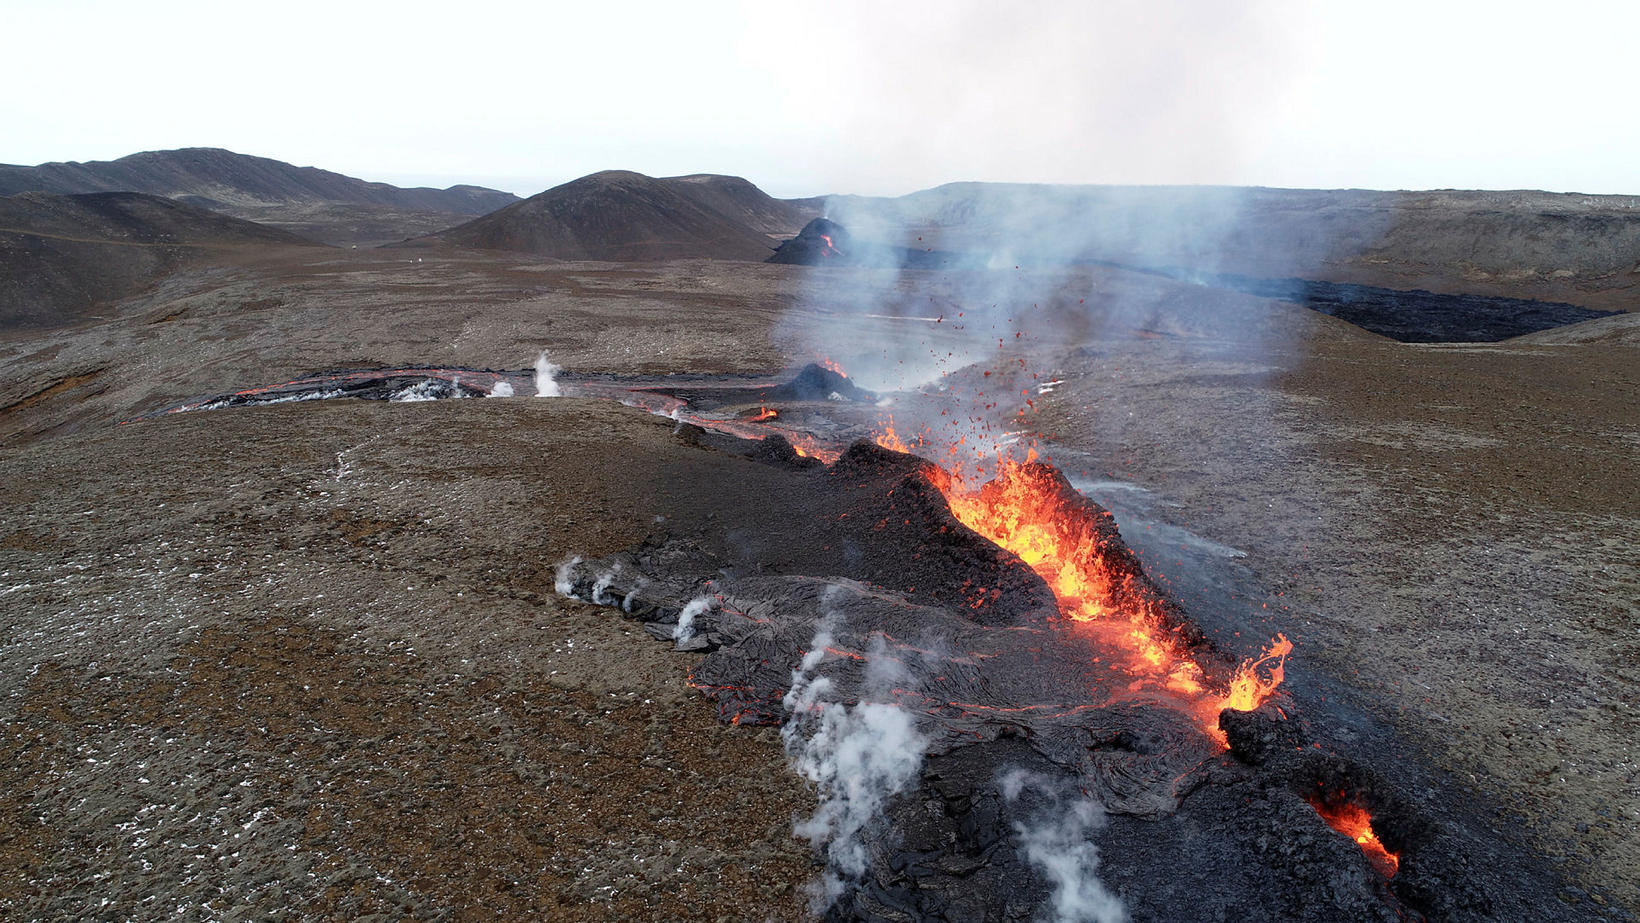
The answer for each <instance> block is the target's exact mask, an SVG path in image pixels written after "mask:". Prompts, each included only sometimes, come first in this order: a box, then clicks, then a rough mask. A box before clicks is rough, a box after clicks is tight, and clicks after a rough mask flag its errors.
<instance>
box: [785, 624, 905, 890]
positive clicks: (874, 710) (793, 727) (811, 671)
mask: <svg viewBox="0 0 1640 923" xmlns="http://www.w3.org/2000/svg"><path fill="white" fill-rule="evenodd" d="M836 618H837V617H836V615H835V613H832V614H828V615H827V617H826V619H824V620H823V621H822V622H821V624H820V626H819V628H818V630H817V631H816V633H815V636H814V640H813V641H812V642H811V643H810V645H809V651H808V653H807V654H805V655H804V657H803V662H802V664H801V665H800V666H799V667H798V668H797V669H796V670H794V671H792V685H791V691H790V692H788V693H787V694H786V698H785V700H784V705H785V707H786V711H787V715H788V717H787V721H786V724H785V726H784V727H782V728H781V731H780V733H781V737H782V738H783V739H784V741H785V744H786V752H787V754H788V755H789V756H790V758H791V761H792V766H793V768H794V769H796V770H797V772H798V773H800V774H801V775H802V776H803V777H804V778H806V779H808V780H809V781H810V782H813V783H814V784H815V785H816V786H817V787H818V789H819V795H820V805H819V807H818V808H816V809H815V812H814V815H813V816H812V817H810V818H808V819H807V820H804V821H801V822H799V823H798V824H797V825H796V827H795V828H794V832H795V833H796V834H797V835H798V836H800V837H803V838H804V839H807V840H808V841H809V842H810V843H812V844H813V845H814V847H815V848H816V849H817V850H820V851H822V853H823V854H824V856H825V859H826V870H825V872H824V873H823V874H822V875H821V877H820V880H819V881H818V882H816V883H814V884H813V885H811V887H810V895H809V896H810V908H811V909H812V910H813V911H814V912H815V913H817V914H818V913H820V912H822V911H824V910H825V909H826V908H828V907H830V906H831V905H832V904H833V903H835V902H836V901H837V899H838V898H839V897H840V896H842V894H843V892H844V890H845V889H846V888H847V887H848V885H849V883H850V882H854V881H858V880H859V879H860V878H861V877H862V876H864V875H865V873H866V868H867V864H868V852H867V846H866V835H867V834H868V833H871V832H874V831H875V830H876V828H877V826H878V825H880V824H881V816H882V813H883V809H884V807H886V805H887V804H888V801H889V799H891V798H893V797H894V796H895V795H898V794H900V793H901V792H903V791H906V790H908V789H910V788H911V787H913V786H914V785H915V783H916V779H917V775H918V772H919V771H920V770H921V768H922V760H923V752H924V751H925V750H926V749H927V747H928V739H927V738H926V737H924V736H923V735H922V733H921V732H920V731H918V729H917V723H916V719H915V718H914V717H913V715H912V714H911V712H909V711H907V710H905V709H904V708H901V707H899V706H898V705H893V704H889V703H886V702H873V701H867V699H869V698H871V697H873V693H874V692H875V693H878V694H880V693H883V692H886V691H887V687H886V686H880V687H878V688H877V689H875V690H873V689H872V685H873V683H872V680H876V681H888V680H891V679H898V678H900V677H902V676H903V675H904V672H903V671H904V668H903V667H896V666H889V665H887V664H888V662H889V660H890V659H889V658H887V657H886V656H884V655H883V648H882V642H881V638H880V637H879V638H877V639H876V641H875V643H874V645H873V649H872V652H871V654H870V656H869V657H868V665H867V677H868V682H867V684H866V689H867V690H868V691H867V692H866V693H865V694H864V695H863V696H862V700H861V701H860V702H858V703H856V704H854V705H846V704H843V703H840V702H836V701H831V700H830V696H832V695H833V694H834V693H835V688H834V687H833V684H832V682H831V680H829V679H827V678H826V677H824V676H821V675H818V672H817V671H818V669H819V668H820V666H821V664H822V662H823V661H824V660H825V659H826V655H827V648H829V647H830V646H831V645H832V643H833V637H832V632H833V629H834V626H835V621H836ZM873 665H877V666H876V668H875V672H874V671H873Z"/></svg>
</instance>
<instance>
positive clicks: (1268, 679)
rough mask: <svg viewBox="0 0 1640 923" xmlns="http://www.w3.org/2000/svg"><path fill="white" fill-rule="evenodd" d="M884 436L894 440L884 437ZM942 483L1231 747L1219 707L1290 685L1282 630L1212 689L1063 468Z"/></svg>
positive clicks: (973, 520) (1257, 699) (1141, 683)
mask: <svg viewBox="0 0 1640 923" xmlns="http://www.w3.org/2000/svg"><path fill="white" fill-rule="evenodd" d="M889 435H892V431H890V433H889ZM878 443H879V444H885V445H886V443H884V442H883V439H882V437H879V439H878ZM889 447H890V448H893V446H892V445H890V446H889ZM935 482H936V486H938V487H939V488H940V490H941V492H942V493H944V495H945V498H946V501H947V502H948V503H949V504H950V506H951V511H952V513H953V514H955V515H956V517H957V519H958V520H959V521H961V522H962V524H963V525H965V526H967V527H968V528H970V529H973V530H974V531H975V532H978V533H979V534H980V535H983V536H985V537H986V538H988V539H990V540H991V541H993V542H995V543H996V544H998V545H1000V546H1002V547H1003V548H1006V549H1008V550H1009V551H1011V552H1013V553H1014V554H1016V555H1018V556H1019V558H1020V560H1022V561H1024V562H1025V563H1026V564H1027V565H1029V566H1030V567H1031V569H1032V570H1035V571H1036V572H1037V574H1038V575H1039V576H1041V577H1042V579H1043V580H1044V581H1045V582H1046V583H1047V584H1048V587H1049V588H1050V589H1052V590H1053V592H1054V596H1055V597H1056V599H1057V600H1058V603H1059V610H1060V612H1061V613H1062V614H1063V615H1064V616H1065V617H1066V618H1067V619H1070V620H1072V621H1074V622H1077V623H1079V624H1080V625H1083V626H1085V628H1084V630H1087V631H1090V632H1091V633H1093V634H1094V635H1096V636H1098V637H1099V639H1100V640H1101V642H1102V643H1103V645H1104V646H1105V647H1106V648H1108V649H1109V651H1110V653H1111V654H1112V655H1114V656H1115V657H1117V658H1119V659H1120V660H1121V661H1123V666H1124V668H1125V669H1126V670H1127V672H1128V673H1129V674H1130V675H1131V676H1132V677H1133V681H1132V682H1131V684H1130V689H1132V690H1133V691H1139V690H1141V689H1145V688H1151V689H1165V690H1167V691H1168V692H1170V693H1172V694H1173V695H1174V696H1175V697H1177V698H1179V699H1182V700H1183V701H1184V703H1185V704H1186V706H1187V707H1188V709H1189V710H1190V711H1191V712H1192V713H1193V714H1194V715H1195V716H1196V717H1197V718H1198V719H1199V720H1200V721H1201V723H1202V725H1203V726H1204V727H1205V728H1206V730H1207V731H1208V732H1209V734H1210V736H1212V737H1213V738H1214V739H1215V740H1217V741H1219V742H1220V744H1221V745H1222V744H1223V742H1224V738H1223V736H1222V734H1220V732H1219V730H1218V714H1219V712H1220V711H1221V710H1223V709H1225V708H1232V709H1237V710H1240V711H1249V710H1251V709H1254V708H1257V707H1258V706H1259V705H1260V704H1261V703H1262V702H1263V701H1264V700H1265V699H1267V698H1269V697H1270V695H1271V694H1273V693H1274V692H1275V690H1276V687H1277V686H1279V685H1280V684H1281V681H1282V673H1283V668H1284V665H1285V659H1286V656H1287V654H1288V653H1289V652H1291V651H1292V647H1293V646H1292V642H1290V641H1288V640H1287V639H1286V638H1285V637H1280V636H1278V638H1277V640H1276V641H1275V642H1274V643H1273V644H1272V645H1271V646H1270V648H1269V649H1268V650H1267V651H1266V652H1265V654H1264V656H1263V657H1260V658H1258V659H1256V660H1251V661H1248V662H1246V663H1244V664H1242V665H1241V667H1240V668H1239V669H1237V670H1236V671H1235V674H1234V676H1233V677H1232V678H1231V680H1230V683H1229V686H1228V688H1227V689H1226V690H1225V691H1223V692H1218V691H1213V690H1209V689H1208V687H1207V678H1206V675H1205V673H1204V671H1203V670H1202V668H1201V665H1200V664H1198V663H1197V662H1196V660H1195V659H1194V657H1193V656H1192V655H1191V652H1190V650H1189V649H1188V646H1187V645H1186V644H1185V643H1184V641H1183V640H1182V639H1181V637H1180V627H1179V626H1180V624H1181V623H1180V621H1179V620H1178V619H1177V618H1169V616H1168V613H1167V612H1166V604H1165V603H1164V602H1163V600H1162V598H1161V596H1160V594H1159V593H1158V591H1157V590H1156V589H1155V587H1154V586H1153V585H1151V584H1150V582H1149V581H1148V580H1146V579H1145V578H1144V576H1143V574H1142V572H1141V570H1140V568H1139V565H1138V562H1137V560H1136V559H1135V558H1134V557H1133V556H1132V554H1131V552H1128V551H1126V550H1125V549H1122V548H1121V547H1120V545H1119V543H1117V542H1116V541H1115V539H1116V530H1115V526H1114V525H1113V524H1112V523H1111V522H1109V521H1108V515H1109V514H1108V513H1107V514H1105V517H1107V518H1104V519H1102V518H1101V517H1099V516H1098V515H1096V514H1095V512H1094V508H1092V507H1089V506H1086V505H1083V504H1082V503H1080V502H1079V501H1078V499H1077V498H1076V496H1075V494H1074V492H1073V491H1072V490H1071V488H1070V486H1069V484H1068V483H1067V482H1066V481H1065V480H1064V479H1063V477H1062V476H1061V475H1060V474H1059V472H1058V471H1057V470H1056V469H1054V468H1052V467H1050V466H1048V465H1043V464H1038V463H1035V462H1034V461H1030V460H1027V461H1026V462H1025V463H1023V464H1022V463H1019V462H1014V461H1004V462H1002V463H1001V465H1000V472H999V473H998V475H997V476H996V478H995V479H993V480H992V481H990V482H989V483H987V484H985V485H984V486H983V487H981V488H979V489H978V490H970V489H968V488H967V487H966V486H965V485H964V484H963V483H962V482H961V481H959V480H957V479H955V478H953V477H951V476H950V475H948V474H945V473H944V472H943V471H942V472H939V474H937V475H936V476H935Z"/></svg>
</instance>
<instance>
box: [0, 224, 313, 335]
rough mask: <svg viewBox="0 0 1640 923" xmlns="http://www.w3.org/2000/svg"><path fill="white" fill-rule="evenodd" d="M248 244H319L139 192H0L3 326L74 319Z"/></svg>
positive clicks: (0, 310)
mask: <svg viewBox="0 0 1640 923" xmlns="http://www.w3.org/2000/svg"><path fill="white" fill-rule="evenodd" d="M248 246H255V247H269V246H308V247H312V246H317V245H316V244H314V243H313V241H310V240H307V239H305V238H302V237H298V236H296V235H295V234H291V233H289V232H287V231H282V230H278V229H276V228H270V227H264V226H262V225H259V224H255V223H252V222H249V221H243V220H240V219H238V218H230V217H228V216H227V215H219V214H217V213H216V212H212V211H207V210H205V209H203V208H196V207H194V206H192V205H185V204H183V203H180V202H173V201H171V200H170V199H162V198H159V197H157V196H151V195H143V194H141V193H135V192H98V193H90V194H86V195H50V194H46V193H38V192H30V193H24V194H22V195H14V196H7V197H3V198H0V330H5V329H11V328H15V327H49V326H57V325H61V324H69V323H73V322H74V321H76V320H80V319H82V318H84V317H85V316H86V315H87V314H89V313H90V312H91V311H93V310H94V309H96V308H97V307H98V306H99V305H101V304H103V303H106V302H110V301H115V300H118V299H121V298H125V297H127V296H129V295H132V294H134V293H136V292H138V291H140V290H141V289H143V288H145V287H147V286H149V285H152V284H153V283H155V282H157V281H159V280H160V279H162V278H164V277H165V276H167V275H169V274H170V273H172V272H174V271H175V270H176V269H177V268H179V267H181V266H183V265H185V264H194V263H199V262H204V261H207V260H210V259H212V258H215V257H218V256H221V255H222V254H223V253H224V252H228V251H234V250H237V249H239V248H243V247H248Z"/></svg>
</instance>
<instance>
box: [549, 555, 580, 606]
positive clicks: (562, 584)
mask: <svg viewBox="0 0 1640 923" xmlns="http://www.w3.org/2000/svg"><path fill="white" fill-rule="evenodd" d="M580 566H581V556H580V555H578V554H575V555H570V556H569V557H567V558H565V559H564V560H562V561H559V562H558V567H557V568H556V573H555V575H554V579H553V582H552V588H553V589H554V590H556V591H558V595H559V596H564V597H568V598H569V599H576V598H578V597H576V595H575V569H576V568H577V567H580Z"/></svg>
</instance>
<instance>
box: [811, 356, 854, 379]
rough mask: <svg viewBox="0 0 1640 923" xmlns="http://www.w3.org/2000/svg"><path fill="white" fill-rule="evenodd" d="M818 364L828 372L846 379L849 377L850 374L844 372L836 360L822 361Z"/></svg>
mask: <svg viewBox="0 0 1640 923" xmlns="http://www.w3.org/2000/svg"><path fill="white" fill-rule="evenodd" d="M816 364H817V365H819V366H820V367H821V368H823V369H825V370H826V371H828V372H836V373H837V374H839V375H841V376H843V377H844V378H847V377H848V373H847V372H845V371H843V367H842V366H841V365H839V364H838V363H837V360H835V359H821V360H820V361H819V362H818V363H816Z"/></svg>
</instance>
